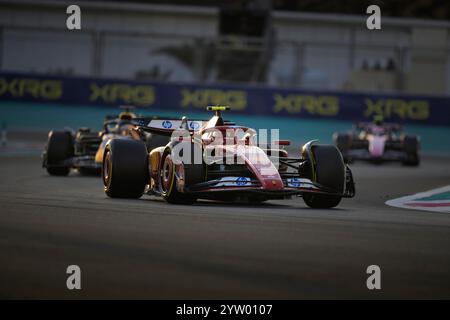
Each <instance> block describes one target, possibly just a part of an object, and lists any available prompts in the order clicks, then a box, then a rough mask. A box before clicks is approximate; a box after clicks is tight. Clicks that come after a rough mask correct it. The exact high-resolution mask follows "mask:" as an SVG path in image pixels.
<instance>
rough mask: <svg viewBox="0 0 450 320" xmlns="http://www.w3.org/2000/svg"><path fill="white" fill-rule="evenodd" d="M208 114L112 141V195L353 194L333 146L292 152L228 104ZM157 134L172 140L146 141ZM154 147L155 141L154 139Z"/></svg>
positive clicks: (311, 202) (157, 123)
mask: <svg viewBox="0 0 450 320" xmlns="http://www.w3.org/2000/svg"><path fill="white" fill-rule="evenodd" d="M208 109H209V110H213V111H215V115H214V116H213V117H212V118H211V119H210V120H206V121H197V120H196V121H194V120H187V119H186V118H185V117H183V119H182V120H174V119H160V120H151V121H150V122H149V123H142V122H141V123H142V124H141V125H138V126H136V128H134V129H133V130H132V131H133V134H134V135H135V136H136V139H134V140H118V139H114V140H111V141H109V142H108V143H107V144H106V148H105V152H104V156H103V169H102V177H103V183H104V190H105V193H106V194H107V195H108V196H109V197H112V198H140V197H141V196H142V195H143V194H144V193H146V194H149V195H157V196H162V197H163V198H164V199H165V200H166V201H167V202H169V203H176V204H179V203H182V204H191V203H193V202H195V201H196V200H197V199H211V200H219V201H250V202H262V201H265V200H270V199H286V198H290V197H292V196H302V197H303V199H304V201H305V202H306V204H307V205H308V206H310V207H313V208H331V207H335V206H337V205H338V204H339V202H340V201H341V198H344V197H353V196H354V194H355V186H354V182H353V177H352V173H351V171H350V169H349V168H348V166H347V165H345V164H344V161H343V158H342V155H341V153H340V152H339V150H338V149H337V148H336V147H335V146H332V145H321V144H317V143H316V141H311V142H308V143H306V144H305V145H304V146H303V148H302V150H301V154H300V156H299V157H296V158H294V157H290V156H289V155H288V153H287V151H286V150H284V149H282V148H280V147H279V146H280V145H287V144H288V141H280V142H278V143H277V144H275V146H276V147H275V148H274V147H273V146H272V144H270V145H268V146H263V145H261V144H260V145H258V144H256V143H255V140H256V138H257V137H256V131H255V130H253V129H251V128H248V127H244V126H236V125H235V124H234V123H232V122H227V121H224V119H223V118H222V115H221V111H223V110H227V109H228V107H217V106H215V107H208ZM144 133H146V134H148V133H151V134H152V135H153V136H154V135H161V136H166V137H167V143H166V144H164V145H160V146H154V148H152V149H148V148H147V147H146V143H145V141H144V140H143V139H138V137H141V138H142V137H144V136H145V134H144ZM147 146H148V143H147Z"/></svg>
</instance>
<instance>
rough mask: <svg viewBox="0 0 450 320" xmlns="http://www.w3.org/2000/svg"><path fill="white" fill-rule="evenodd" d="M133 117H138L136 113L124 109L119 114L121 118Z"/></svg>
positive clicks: (129, 118)
mask: <svg viewBox="0 0 450 320" xmlns="http://www.w3.org/2000/svg"><path fill="white" fill-rule="evenodd" d="M133 118H136V115H135V114H134V113H133V112H129V111H124V112H121V113H120V114H119V119H120V120H131V119H133Z"/></svg>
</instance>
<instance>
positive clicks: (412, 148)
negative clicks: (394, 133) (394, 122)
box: [403, 136, 420, 166]
mask: <svg viewBox="0 0 450 320" xmlns="http://www.w3.org/2000/svg"><path fill="white" fill-rule="evenodd" d="M403 146H404V150H405V152H406V160H405V161H403V165H405V166H418V165H419V164H420V157H419V146H420V144H419V139H418V138H417V137H415V136H406V137H405V139H404V140H403Z"/></svg>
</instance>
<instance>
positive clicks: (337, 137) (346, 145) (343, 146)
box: [333, 133, 352, 163]
mask: <svg viewBox="0 0 450 320" xmlns="http://www.w3.org/2000/svg"><path fill="white" fill-rule="evenodd" d="M333 140H334V145H335V146H336V147H337V148H338V149H339V151H340V152H341V153H342V157H343V158H344V162H345V163H351V162H352V159H351V158H349V157H348V156H346V154H347V153H348V151H349V150H350V149H351V146H352V136H351V135H349V134H347V133H335V134H334V135H333Z"/></svg>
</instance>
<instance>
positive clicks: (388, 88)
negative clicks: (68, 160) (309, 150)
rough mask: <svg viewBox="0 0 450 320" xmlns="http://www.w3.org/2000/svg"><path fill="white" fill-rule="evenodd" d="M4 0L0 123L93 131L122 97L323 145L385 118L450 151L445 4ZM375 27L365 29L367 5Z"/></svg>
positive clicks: (448, 8) (160, 110)
mask: <svg viewBox="0 0 450 320" xmlns="http://www.w3.org/2000/svg"><path fill="white" fill-rule="evenodd" d="M69 4H75V3H73V2H67V1H58V0H48V1H34V0H0V120H1V121H2V123H3V124H4V126H7V127H8V128H10V129H20V130H34V129H36V130H48V129H50V128H52V127H63V126H72V127H79V126H90V127H94V128H99V127H100V126H101V123H102V119H103V116H104V114H106V113H108V114H109V113H111V110H115V108H116V107H117V106H118V105H121V104H131V105H136V106H138V107H140V112H141V113H143V114H167V115H171V116H173V115H175V116H181V115H182V114H186V115H188V116H190V117H197V118H198V117H201V118H205V116H207V115H206V114H205V113H204V112H203V111H202V110H203V108H204V107H205V106H206V105H208V104H227V105H231V107H233V108H234V109H235V112H234V113H232V114H230V118H232V119H233V120H236V121H242V122H243V124H245V125H249V126H253V127H256V128H274V127H275V128H282V131H281V135H282V136H283V137H286V138H290V139H293V140H295V141H296V142H298V143H302V142H304V141H306V140H308V139H313V138H320V139H321V140H323V141H324V142H330V141H331V135H332V133H333V132H334V131H345V130H349V129H350V128H351V125H352V123H353V122H355V121H360V120H370V119H371V118H372V117H373V116H374V115H375V114H382V115H383V116H385V118H386V119H387V120H389V121H396V122H401V123H404V124H405V127H406V129H407V130H408V131H412V132H411V133H414V134H419V135H421V136H422V141H423V144H424V149H425V150H427V151H430V152H442V151H444V152H445V151H447V152H450V63H449V61H450V2H449V1H444V0H409V1H405V0H398V1H386V0H385V1H381V0H378V1H377V0H369V1H365V0H362V1H352V0H345V1H324V0H322V1H321V0H290V1H288V0H272V1H270V0H247V1H245V0H237V1H213V0H209V1H207V0H186V1H181V0H172V1H170V0H169V1H162V0H160V1H158V0H151V1H150V0H147V1H126V2H125V1H80V0H78V1H76V4H77V5H79V6H80V8H81V30H67V28H66V19H67V17H68V14H66V8H67V6H68V5H69ZM372 4H376V5H378V6H379V7H380V8H381V15H382V18H381V26H382V29H381V30H368V29H367V27H366V19H367V18H368V17H369V14H366V10H367V7H368V6H369V5H372Z"/></svg>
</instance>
